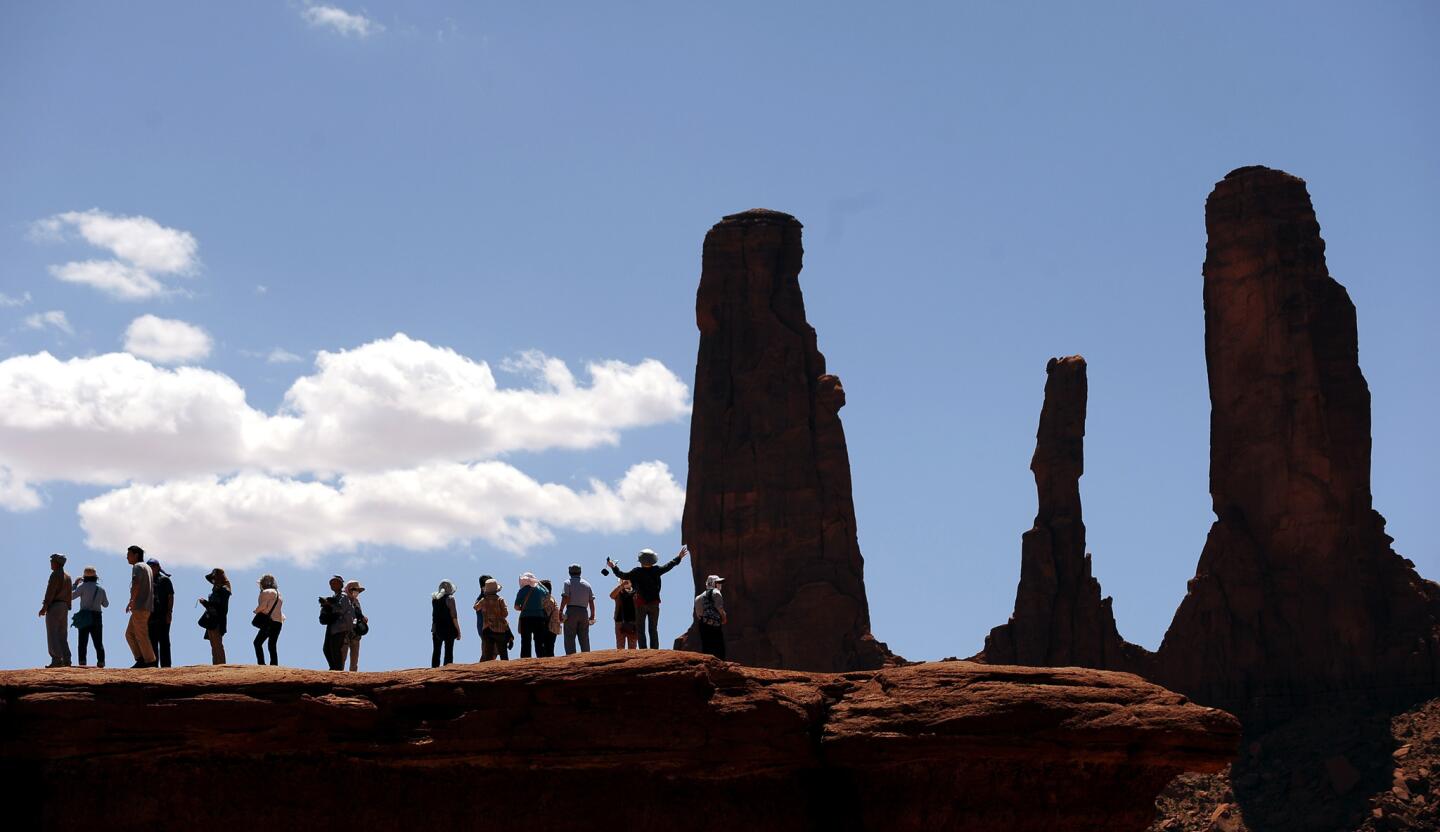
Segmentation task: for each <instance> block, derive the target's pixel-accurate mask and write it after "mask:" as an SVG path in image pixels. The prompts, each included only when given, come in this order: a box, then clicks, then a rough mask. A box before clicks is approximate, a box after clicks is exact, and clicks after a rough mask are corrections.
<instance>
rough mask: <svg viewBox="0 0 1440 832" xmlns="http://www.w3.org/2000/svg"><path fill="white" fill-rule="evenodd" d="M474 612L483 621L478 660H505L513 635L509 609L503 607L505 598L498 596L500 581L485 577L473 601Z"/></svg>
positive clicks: (513, 638)
mask: <svg viewBox="0 0 1440 832" xmlns="http://www.w3.org/2000/svg"><path fill="white" fill-rule="evenodd" d="M475 612H476V613H477V614H479V615H480V619H481V621H482V622H483V623H482V624H481V627H480V661H482V662H488V661H493V660H495V659H499V660H500V661H502V662H503V661H507V660H509V658H510V644H511V643H512V642H514V640H515V637H514V636H513V635H511V634H510V622H509V621H508V620H507V618H508V616H509V615H510V611H509V610H508V609H506V608H505V599H504V598H501V597H500V583H499V581H496V580H495V579H494V578H491V577H486V579H485V585H484V589H483V590H481V592H480V600H478V601H476V602H475Z"/></svg>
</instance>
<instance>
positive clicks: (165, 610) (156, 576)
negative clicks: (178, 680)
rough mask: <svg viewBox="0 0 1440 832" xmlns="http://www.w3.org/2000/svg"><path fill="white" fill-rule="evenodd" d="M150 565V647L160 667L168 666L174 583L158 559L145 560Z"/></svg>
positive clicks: (173, 608) (173, 610) (173, 612)
mask: <svg viewBox="0 0 1440 832" xmlns="http://www.w3.org/2000/svg"><path fill="white" fill-rule="evenodd" d="M145 565H146V566H148V567H150V585H151V586H152V587H153V588H154V593H155V611H154V612H152V613H150V626H149V631H150V648H151V649H152V650H154V651H155V659H156V660H157V661H159V662H160V666H161V667H170V622H171V619H172V618H173V617H174V614H175V585H174V584H172V583H170V573H169V572H166V571H165V570H164V569H161V568H160V561H158V560H155V559H154V558H151V559H150V560H147V561H145Z"/></svg>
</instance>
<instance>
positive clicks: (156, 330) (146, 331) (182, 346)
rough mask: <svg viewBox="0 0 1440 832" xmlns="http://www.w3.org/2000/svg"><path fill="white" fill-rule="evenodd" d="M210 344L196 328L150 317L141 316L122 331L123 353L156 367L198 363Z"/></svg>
mask: <svg viewBox="0 0 1440 832" xmlns="http://www.w3.org/2000/svg"><path fill="white" fill-rule="evenodd" d="M212 344H213V342H212V341H211V339H210V334H209V333H208V332H206V331H205V330H203V329H201V328H200V327H198V326H195V325H194V324H187V323H185V322H184V321H176V320H172V319H170V318H157V317H155V316H154V315H141V316H140V317H138V318H136V319H135V320H133V321H131V322H130V326H129V327H127V328H126V329H125V351H126V352H128V353H130V354H131V355H136V356H139V357H141V358H145V359H149V360H150V361H154V362H157V363H160V364H183V363H185V362H189V361H199V360H200V359H202V358H204V357H206V356H208V355H209V354H210V348H211V346H212Z"/></svg>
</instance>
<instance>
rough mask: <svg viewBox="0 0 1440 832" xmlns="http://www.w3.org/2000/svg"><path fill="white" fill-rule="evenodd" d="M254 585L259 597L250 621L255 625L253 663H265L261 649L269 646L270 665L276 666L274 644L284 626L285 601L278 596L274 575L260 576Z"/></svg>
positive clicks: (276, 652) (277, 657)
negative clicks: (256, 585) (258, 590)
mask: <svg viewBox="0 0 1440 832" xmlns="http://www.w3.org/2000/svg"><path fill="white" fill-rule="evenodd" d="M256 583H258V584H259V585H260V597H259V598H257V599H255V617H254V618H253V619H251V623H252V624H254V625H255V641H254V642H253V644H254V645H255V663H256V664H264V663H265V654H264V653H263V652H262V651H261V647H262V646H264V645H269V647H270V664H272V665H277V664H279V663H280V657H279V655H278V651H277V649H276V642H278V641H279V640H280V629H281V628H282V627H283V626H284V624H285V614H284V612H282V610H283V609H284V607H285V599H284V598H282V597H281V596H280V586H279V584H277V583H276V582H275V576H274V575H269V574H266V575H261V576H260V580H259V581H256Z"/></svg>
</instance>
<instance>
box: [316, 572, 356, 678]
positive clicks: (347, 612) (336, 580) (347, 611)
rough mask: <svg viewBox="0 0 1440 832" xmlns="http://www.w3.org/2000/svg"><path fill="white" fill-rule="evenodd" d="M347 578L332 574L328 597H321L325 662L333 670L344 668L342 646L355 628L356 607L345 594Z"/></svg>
mask: <svg viewBox="0 0 1440 832" xmlns="http://www.w3.org/2000/svg"><path fill="white" fill-rule="evenodd" d="M344 590H345V579H344V578H342V577H340V576H339V575H332V576H330V591H331V592H332V593H333V594H332V595H331V596H330V597H328V598H321V599H320V623H321V624H324V625H325V644H324V646H323V647H322V648H321V649H322V650H324V651H325V664H326V666H328V667H329V668H330V669H331V670H344V669H345V666H344V664H343V663H342V662H341V659H340V648H341V645H343V644H344V643H345V641H346V640H347V639H349V638H350V631H351V630H353V629H355V607H354V605H353V604H351V603H350V597H349V596H348V595H346V594H345V591H344Z"/></svg>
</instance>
